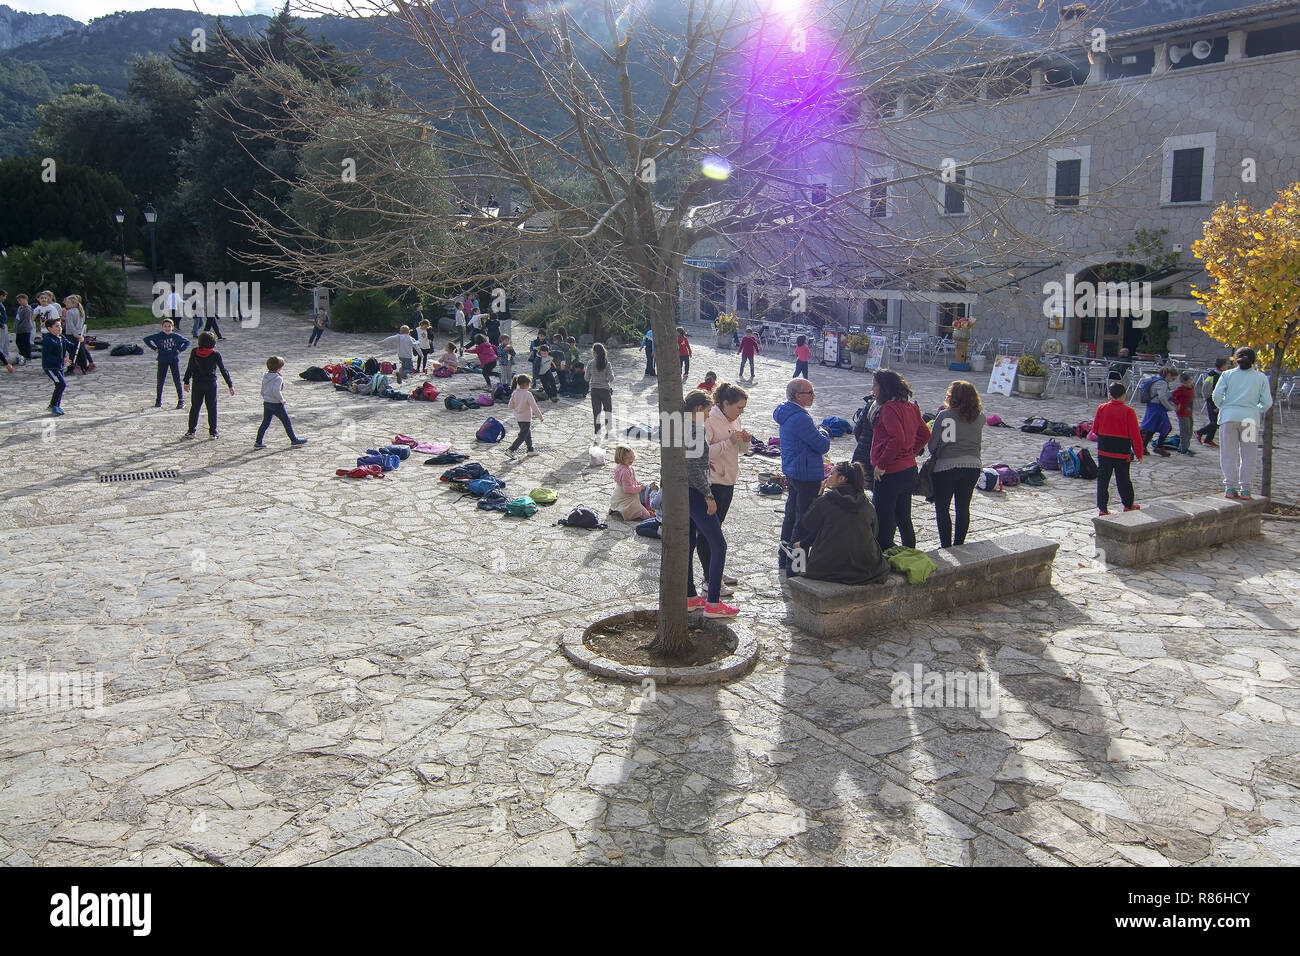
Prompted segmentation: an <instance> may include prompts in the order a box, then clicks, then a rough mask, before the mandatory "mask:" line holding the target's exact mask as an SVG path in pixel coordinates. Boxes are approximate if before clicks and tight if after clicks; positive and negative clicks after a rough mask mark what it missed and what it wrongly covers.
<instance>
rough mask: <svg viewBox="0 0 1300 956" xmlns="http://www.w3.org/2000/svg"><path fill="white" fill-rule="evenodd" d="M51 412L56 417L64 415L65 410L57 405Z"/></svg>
mask: <svg viewBox="0 0 1300 956" xmlns="http://www.w3.org/2000/svg"><path fill="white" fill-rule="evenodd" d="M50 411H51V412H52V413H53V414H55V415H62V414H63V409H62V408H60V407H59V406H58V405H55V406H54V407H53V408H51V409H50Z"/></svg>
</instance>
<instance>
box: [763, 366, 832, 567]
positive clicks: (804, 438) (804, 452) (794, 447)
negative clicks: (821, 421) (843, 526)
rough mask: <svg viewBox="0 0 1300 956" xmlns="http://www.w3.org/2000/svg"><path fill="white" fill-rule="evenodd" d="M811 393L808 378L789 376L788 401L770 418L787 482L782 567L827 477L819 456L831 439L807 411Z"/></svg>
mask: <svg viewBox="0 0 1300 956" xmlns="http://www.w3.org/2000/svg"><path fill="white" fill-rule="evenodd" d="M813 396H814V390H813V387H812V384H811V383H810V382H809V381H808V380H807V379H805V378H794V379H791V380H790V382H789V384H787V385H786V387H785V397H786V399H787V400H786V401H784V402H782V403H781V404H780V405H778V406H777V407H776V410H775V411H774V412H772V419H773V421H775V422H776V423H777V425H779V426H780V428H781V473H782V474H783V475H785V477H786V478H787V479H788V480H789V484H790V489H789V491H788V492H787V493H786V498H785V520H783V521H782V522H781V548H780V550H779V551H778V553H777V559H776V563H777V567H779V568H780V569H781V570H785V568H786V565H787V563H788V562H789V548H790V543H791V542H793V541H803V540H804V534H803V515H804V512H805V511H807V510H808V506H809V505H811V504H812V503H813V499H815V498H816V497H817V495H818V494H819V493H820V492H821V486H822V481H823V480H824V479H825V477H826V469H825V467H824V466H823V464H822V456H823V455H825V454H826V453H827V452H828V451H830V447H831V439H830V436H829V435H828V434H827V433H826V430H825V429H823V428H818V427H817V423H816V422H814V421H813V417H812V415H810V414H808V409H809V408H811V407H812V403H813Z"/></svg>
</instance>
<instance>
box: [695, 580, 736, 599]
mask: <svg viewBox="0 0 1300 956" xmlns="http://www.w3.org/2000/svg"><path fill="white" fill-rule="evenodd" d="M708 589H709V582H708V581H705V582H704V583H703V584H702V585H700V590H701V591H708ZM735 593H736V592H735V591H733V590H731V588H729V587H727V586H726V585H725V584H720V585H718V597H731V596H732V595H733V594H735Z"/></svg>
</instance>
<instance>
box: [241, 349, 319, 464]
mask: <svg viewBox="0 0 1300 956" xmlns="http://www.w3.org/2000/svg"><path fill="white" fill-rule="evenodd" d="M282 368H284V359H282V358H280V356H278V355H272V356H271V357H270V358H269V359H267V360H266V374H265V375H263V376H262V425H261V427H260V428H258V429H257V442H256V443H255V444H254V445H253V447H254V448H265V447H266V444H265V443H264V442H263V441H262V439H263V438H265V437H266V430H267V429H268V428H269V427H270V426H271V419H272V418H278V419H280V421H281V422H282V423H283V424H284V433H285V434H286V435H288V436H289V444H290V446H291V447H293V448H300V447H302V446H303V445H305V444H307V439H305V438H299V437H298V436H297V435H295V434H294V433H293V423H292V422H291V421H289V413H288V412H287V411H285V410H284V378H283V376H281V375H280V369H282Z"/></svg>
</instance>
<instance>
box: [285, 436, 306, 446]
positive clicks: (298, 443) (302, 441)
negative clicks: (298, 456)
mask: <svg viewBox="0 0 1300 956" xmlns="http://www.w3.org/2000/svg"><path fill="white" fill-rule="evenodd" d="M305 444H307V439H305V438H294V439H292V440H291V441H290V442H289V445H290V447H292V448H301V447H302V446H303V445H305Z"/></svg>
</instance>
